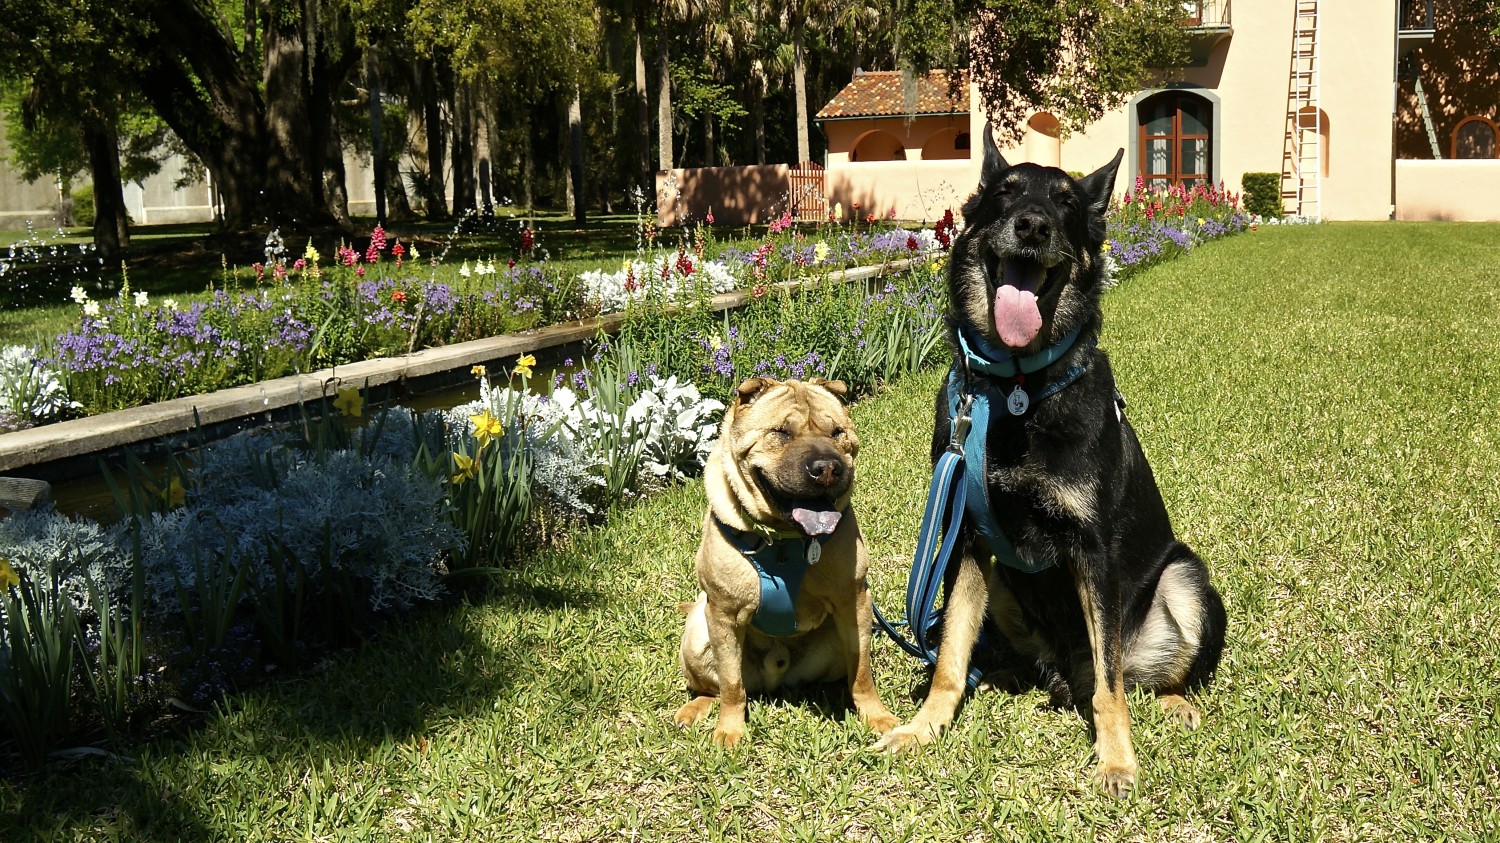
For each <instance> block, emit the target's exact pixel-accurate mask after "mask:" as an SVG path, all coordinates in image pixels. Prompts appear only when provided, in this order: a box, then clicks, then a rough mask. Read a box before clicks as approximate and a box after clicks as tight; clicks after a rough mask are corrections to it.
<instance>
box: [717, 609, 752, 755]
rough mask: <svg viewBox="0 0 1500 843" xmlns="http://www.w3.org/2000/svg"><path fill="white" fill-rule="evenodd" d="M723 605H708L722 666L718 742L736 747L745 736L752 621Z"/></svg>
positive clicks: (719, 665)
mask: <svg viewBox="0 0 1500 843" xmlns="http://www.w3.org/2000/svg"><path fill="white" fill-rule="evenodd" d="M745 621H746V622H742V621H741V620H740V618H739V617H737V616H736V615H734V614H731V613H729V612H726V611H724V610H722V609H718V608H716V607H714V606H713V605H712V604H710V605H709V607H708V641H709V644H710V645H711V646H712V647H713V651H714V664H715V665H716V666H717V667H718V669H719V721H718V723H717V724H716V725H715V726H714V743H715V744H718V745H719V746H725V747H732V746H734V745H736V744H738V743H739V742H740V740H741V739H743V738H744V737H745V672H744V656H745V627H746V625H747V622H748V617H747V618H746V619H745Z"/></svg>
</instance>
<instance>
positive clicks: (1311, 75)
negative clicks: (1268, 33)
mask: <svg viewBox="0 0 1500 843" xmlns="http://www.w3.org/2000/svg"><path fill="white" fill-rule="evenodd" d="M1295 2H1296V5H1297V8H1296V14H1295V16H1294V17H1293V18H1292V61H1291V74H1290V78H1289V79H1288V82H1287V102H1286V139H1285V144H1284V149H1283V153H1282V162H1281V185H1282V193H1281V195H1282V198H1283V200H1288V201H1290V202H1291V203H1292V205H1293V207H1292V209H1291V210H1292V211H1293V212H1294V213H1297V214H1300V215H1303V216H1310V217H1318V216H1322V205H1321V201H1320V199H1321V190H1320V188H1321V187H1322V183H1321V182H1322V158H1323V155H1324V150H1323V137H1322V134H1321V129H1322V128H1323V127H1322V125H1321V120H1320V117H1321V115H1322V111H1320V110H1319V102H1318V73H1319V68H1318V0H1295Z"/></svg>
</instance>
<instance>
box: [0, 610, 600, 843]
mask: <svg viewBox="0 0 1500 843" xmlns="http://www.w3.org/2000/svg"><path fill="white" fill-rule="evenodd" d="M598 599H599V598H598V595H597V594H595V593H592V592H590V591H587V590H585V589H575V588H573V587H572V584H571V583H564V584H562V585H530V584H527V583H525V582H523V581H519V580H518V581H515V582H510V583H507V584H506V585H505V586H504V587H502V588H497V589H495V590H493V591H491V592H489V593H488V594H486V595H483V596H475V597H473V598H472V599H471V598H470V597H468V596H460V597H458V598H455V599H453V600H451V601H449V602H447V603H444V604H440V605H435V606H431V607H428V608H425V609H421V610H417V611H413V612H411V613H409V614H407V615H405V616H403V617H401V618H400V619H398V620H395V621H393V622H391V623H388V624H386V625H385V626H383V627H382V628H380V629H378V630H377V631H376V632H375V633H374V634H373V635H371V636H370V637H369V638H367V639H366V640H365V641H364V642H363V643H362V644H360V645H358V646H357V647H356V648H353V649H350V650H345V651H342V652H337V653H333V654H331V655H330V656H329V657H328V658H327V660H325V661H323V662H322V663H319V664H315V665H313V666H312V667H311V668H309V669H308V670H305V671H303V672H301V673H299V674H296V675H292V676H289V677H287V679H286V680H285V681H282V682H278V683H275V684H271V685H266V686H263V687H260V688H253V689H251V690H248V691H245V692H242V693H237V694H232V695H230V696H229V697H227V698H225V699H224V700H223V701H221V702H220V703H218V704H216V705H215V706H214V707H213V710H212V712H209V713H205V714H203V715H200V716H197V717H193V718H186V719H174V720H173V721H172V722H170V723H167V724H165V725H162V724H158V726H157V727H156V731H157V734H156V736H154V737H152V738H150V739H148V740H144V741H142V742H141V743H139V744H137V745H135V746H126V747H123V748H121V749H120V750H119V751H120V753H121V756H127V757H115V758H110V759H101V758H100V757H98V756H94V755H84V756H80V757H79V759H78V760H76V761H68V762H62V763H54V764H52V765H51V766H50V767H49V768H48V769H47V770H45V771H44V772H42V773H40V774H36V775H33V776H19V777H14V778H10V779H3V778H0V840H7V841H9V840H34V839H35V840H41V839H46V840H65V839H79V840H104V839H122V840H142V841H158V840H160V841H167V840H208V839H222V838H223V836H224V834H225V829H226V828H230V827H234V826H235V825H236V824H238V823H241V822H247V821H250V817H249V816H247V814H250V813H253V810H254V809H255V808H263V807H264V802H262V801H258V800H264V799H265V798H266V788H267V787H270V788H271V789H272V790H274V789H275V788H276V787H282V788H286V787H288V782H287V781H286V780H285V776H286V775H287V774H288V771H289V770H293V771H294V770H297V769H308V770H310V771H311V772H312V773H313V774H314V775H315V778H316V773H318V772H319V771H320V769H321V771H322V772H323V775H324V781H326V780H327V776H328V775H329V774H328V772H327V771H328V769H329V765H332V768H333V769H335V770H344V769H354V770H358V769H361V768H364V767H366V766H371V765H373V766H385V765H386V764H390V763H400V762H399V761H397V759H401V758H405V757H412V758H415V757H417V756H419V755H421V754H424V753H425V752H426V751H427V744H428V736H430V735H431V736H434V737H435V736H436V735H437V734H438V733H440V732H442V731H444V730H446V729H450V728H452V726H453V724H455V723H461V722H466V721H473V720H477V719H479V718H482V717H483V716H484V715H485V714H487V713H490V712H492V711H493V710H495V709H496V708H497V707H500V706H502V705H503V701H504V700H505V699H507V698H509V697H510V696H511V695H512V694H513V689H514V688H515V686H516V685H517V684H518V683H526V682H532V681H535V680H536V679H538V678H539V677H543V678H545V677H546V676H548V675H549V674H550V673H551V672H552V671H553V669H554V666H552V665H549V664H548V663H546V662H545V661H542V662H539V661H538V660H536V659H534V658H532V657H531V656H530V654H529V650H531V649H532V648H535V647H536V646H538V645H539V644H540V643H542V641H541V640H540V639H544V638H546V635H545V629H546V627H547V624H546V623H540V624H531V625H527V624H521V625H520V626H521V627H522V628H521V629H519V630H507V629H505V628H503V627H501V628H497V626H496V624H495V619H496V617H497V616H500V617H502V618H503V617H505V616H522V615H524V616H528V617H533V618H542V619H545V618H546V617H547V616H548V615H551V614H553V613H556V612H558V611H560V610H561V609H563V608H564V607H567V608H568V609H578V608H587V607H591V606H593V605H595V603H596V602H597V600H598ZM506 632H515V633H516V634H510V635H507V634H505V633H506ZM133 759H138V760H133ZM291 787H292V789H293V790H296V789H298V788H300V787H301V786H300V785H296V784H295V783H293V784H292V786H291ZM314 807H315V806H314Z"/></svg>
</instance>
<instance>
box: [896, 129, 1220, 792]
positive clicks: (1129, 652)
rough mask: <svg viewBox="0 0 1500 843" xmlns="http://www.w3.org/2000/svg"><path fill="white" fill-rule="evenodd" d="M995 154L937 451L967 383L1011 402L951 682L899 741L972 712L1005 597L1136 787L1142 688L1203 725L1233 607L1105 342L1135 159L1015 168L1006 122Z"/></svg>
mask: <svg viewBox="0 0 1500 843" xmlns="http://www.w3.org/2000/svg"><path fill="white" fill-rule="evenodd" d="M984 150H985V154H984V164H983V169H982V173H981V177H980V183H979V189H978V191H977V192H976V193H975V194H974V196H973V197H972V198H970V199H969V201H968V203H967V204H966V205H965V206H964V219H965V229H964V231H963V233H962V235H961V236H960V237H959V238H958V239H957V240H956V241H955V242H954V245H953V254H952V261H951V267H950V270H949V293H950V296H951V298H950V302H951V305H950V317H949V321H950V324H951V332H950V340H951V342H952V346H953V348H954V350H955V354H956V356H957V363H956V364H955V369H954V373H953V375H952V376H951V377H950V379H949V382H948V385H947V386H946V387H945V389H944V391H943V392H942V393H940V394H939V396H938V401H937V413H936V419H935V421H934V431H933V443H932V448H933V459H934V460H936V459H937V458H938V456H939V455H941V454H942V453H943V451H944V450H946V449H947V448H948V447H949V443H950V439H951V430H952V425H951V421H950V419H951V416H952V414H953V409H952V408H953V407H954V406H956V405H958V404H959V399H961V397H962V396H963V395H972V394H979V393H983V394H985V395H987V396H989V397H991V398H993V400H992V401H990V402H989V405H990V413H989V429H988V431H987V433H984V434H982V437H983V439H982V441H983V445H984V456H983V461H984V465H983V466H982V467H980V466H975V465H969V466H967V468H966V471H970V472H972V471H976V470H982V471H983V472H984V474H983V479H984V482H983V485H982V487H980V491H982V492H984V493H985V494H984V495H981V496H979V497H980V500H982V499H983V497H984V496H987V497H988V503H989V505H988V507H985V506H984V505H983V504H982V503H981V504H980V505H979V506H977V507H976V506H970V507H967V508H966V509H967V511H966V514H965V517H964V522H963V526H962V528H961V536H960V539H959V548H960V549H959V551H958V552H957V555H956V558H957V563H956V564H952V565H950V566H949V570H948V572H947V574H948V578H947V580H946V582H945V587H946V594H947V598H946V604H945V609H944V618H943V628H942V643H941V646H940V649H939V656H938V663H937V668H936V672H935V674H934V676H933V681H932V689H931V691H930V693H929V694H928V697H927V699H926V701H925V702H924V704H923V705H922V708H921V710H920V711H919V712H918V714H917V715H916V717H915V718H913V719H912V721H911V722H909V723H908V724H907V725H905V726H902V727H900V728H898V729H896V730H894V731H892V732H891V733H890V734H887V735H886V736H885V737H884V738H882V739H881V741H880V744H879V746H880V747H881V748H883V749H886V750H900V749H904V748H910V747H912V746H914V745H916V744H922V743H927V742H929V741H931V740H933V738H934V737H935V736H936V735H937V733H938V732H939V731H941V730H942V729H943V728H944V727H946V726H947V725H948V724H949V723H951V722H952V719H953V714H954V711H955V709H956V707H957V706H958V703H959V701H960V699H961V698H962V695H963V693H964V684H965V677H966V675H967V673H968V670H969V662H970V657H971V654H972V651H973V648H974V645H975V642H976V641H977V640H979V636H980V628H981V626H982V624H983V622H984V615H985V608H986V605H988V609H989V613H990V616H991V617H992V618H993V619H994V621H995V622H996V625H997V626H998V627H999V629H1000V631H1001V632H1002V633H1003V634H1004V635H1005V637H1006V638H1007V639H1008V641H1009V642H1010V644H1011V645H1012V646H1013V647H1014V649H1015V650H1016V651H1017V652H1018V653H1020V654H1021V655H1022V656H1023V657H1025V658H1026V659H1029V660H1034V661H1035V662H1036V663H1037V665H1038V666H1039V667H1040V668H1041V671H1042V673H1041V674H1040V676H1041V677H1042V679H1043V680H1044V682H1045V683H1046V684H1047V685H1048V686H1049V687H1050V690H1051V691H1052V698H1053V702H1054V704H1057V705H1059V706H1072V705H1074V701H1075V700H1076V701H1077V703H1078V704H1082V703H1085V702H1087V703H1090V704H1091V708H1092V711H1093V720H1094V728H1095V730H1096V743H1095V750H1096V753H1097V755H1098V760H1099V766H1098V769H1097V771H1096V779H1097V781H1098V783H1099V785H1100V786H1101V787H1102V788H1103V789H1104V790H1105V791H1106V792H1108V793H1110V794H1112V795H1115V796H1121V795H1124V794H1125V793H1127V792H1129V791H1130V790H1131V789H1132V788H1133V787H1134V785H1135V780H1136V757H1135V750H1134V748H1133V747H1132V745H1131V739H1130V713H1129V711H1128V709H1127V708H1126V701H1125V693H1126V690H1127V689H1129V688H1132V687H1144V688H1147V689H1150V690H1152V691H1154V692H1155V693H1156V694H1157V696H1158V697H1159V699H1160V703H1161V706H1162V708H1163V709H1164V710H1166V711H1168V712H1169V713H1171V714H1174V715H1175V716H1176V717H1177V719H1179V720H1180V721H1181V722H1182V723H1183V724H1184V725H1185V726H1187V727H1188V728H1196V727H1197V726H1198V725H1199V722H1200V720H1201V715H1200V714H1199V712H1198V710H1197V709H1196V708H1195V707H1194V706H1193V705H1192V704H1191V703H1189V702H1188V701H1187V700H1186V699H1185V698H1184V696H1183V695H1184V693H1185V692H1186V691H1187V690H1188V689H1190V688H1192V687H1195V686H1197V685H1199V684H1201V683H1202V682H1204V681H1205V680H1206V679H1207V678H1208V677H1209V675H1210V674H1211V673H1212V672H1213V671H1214V669H1215V668H1216V667H1217V665H1218V661H1219V654H1220V651H1221V649H1222V648H1223V642H1224V627H1225V613H1224V606H1223V603H1222V602H1221V601H1220V599H1219V595H1218V593H1217V592H1216V591H1215V590H1214V588H1213V586H1212V585H1210V584H1209V578H1208V570H1207V568H1206V567H1205V566H1204V564H1203V562H1202V561H1201V560H1200V559H1199V558H1198V557H1197V556H1196V555H1195V554H1194V553H1193V551H1192V550H1191V549H1189V548H1188V547H1187V546H1186V545H1184V544H1183V543H1182V542H1180V541H1178V540H1177V538H1176V536H1175V535H1174V534H1173V532H1172V525H1171V522H1170V521H1169V520H1168V518H1167V512H1166V508H1165V506H1164V505H1163V503H1162V499H1161V495H1160V493H1159V492H1158V490H1157V487H1156V480H1155V478H1154V477H1153V476H1152V473H1151V468H1150V466H1149V465H1147V463H1146V457H1145V454H1144V453H1143V452H1142V450H1141V446H1140V443H1139V441H1137V439H1136V436H1135V432H1134V431H1133V430H1132V429H1131V427H1130V423H1129V422H1128V421H1126V420H1125V417H1124V414H1123V412H1122V408H1123V401H1122V400H1120V399H1119V396H1118V393H1117V392H1116V389H1115V381H1114V376H1113V374H1112V372H1111V370H1110V366H1109V360H1108V358H1107V357H1106V356H1105V355H1104V353H1103V352H1102V351H1099V350H1098V349H1097V348H1096V347H1095V342H1096V339H1097V336H1098V333H1099V328H1100V322H1101V312H1100V306H1099V297H1100V293H1101V292H1102V290H1101V281H1102V271H1101V270H1102V261H1101V257H1100V255H1101V248H1102V245H1103V242H1104V213H1105V211H1106V209H1107V208H1108V206H1109V201H1110V193H1111V191H1112V189H1113V185H1114V179H1115V170H1116V168H1117V167H1118V166H1119V163H1120V157H1121V155H1119V154H1117V155H1116V156H1115V158H1114V160H1113V161H1111V162H1110V163H1108V164H1106V165H1105V166H1104V167H1102V168H1100V169H1099V170H1098V171H1097V172H1095V173H1093V174H1091V175H1089V176H1086V177H1084V178H1082V179H1078V180H1074V179H1073V178H1071V177H1069V176H1068V174H1066V173H1064V172H1063V171H1062V170H1058V169H1054V168H1050V167H1039V166H1036V165H1034V164H1018V165H1016V166H1010V165H1008V164H1007V163H1006V162H1005V159H1004V158H1002V157H1001V155H1000V153H999V151H998V150H997V149H996V148H995V144H994V141H993V140H992V139H991V138H990V135H989V132H988V131H986V132H985V146H984ZM1121 154H1123V150H1122V153H1121ZM971 459H972V457H971ZM970 497H971V499H972V498H974V497H975V496H974V495H973V494H972V493H971V495H970ZM971 503H972V501H971ZM986 514H988V516H989V519H988V520H986V518H985V515H986ZM996 536H998V538H996Z"/></svg>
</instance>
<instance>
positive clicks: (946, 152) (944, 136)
mask: <svg viewBox="0 0 1500 843" xmlns="http://www.w3.org/2000/svg"><path fill="white" fill-rule="evenodd" d="M968 157H969V133H968V132H966V131H960V130H959V129H955V128H948V129H939V130H937V131H936V132H933V133H932V134H931V135H929V136H928V138H927V140H926V141H924V142H923V143H922V160H923V161H948V160H953V159H961V158H968Z"/></svg>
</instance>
